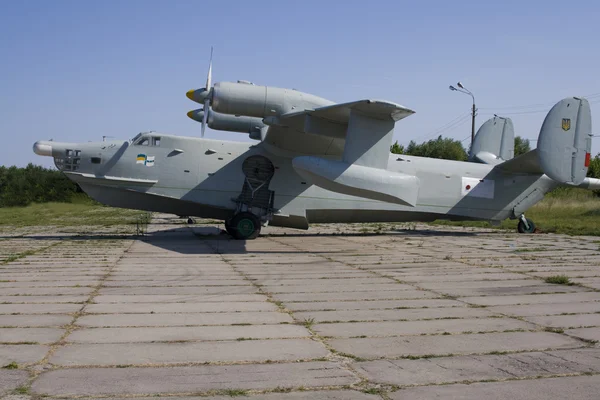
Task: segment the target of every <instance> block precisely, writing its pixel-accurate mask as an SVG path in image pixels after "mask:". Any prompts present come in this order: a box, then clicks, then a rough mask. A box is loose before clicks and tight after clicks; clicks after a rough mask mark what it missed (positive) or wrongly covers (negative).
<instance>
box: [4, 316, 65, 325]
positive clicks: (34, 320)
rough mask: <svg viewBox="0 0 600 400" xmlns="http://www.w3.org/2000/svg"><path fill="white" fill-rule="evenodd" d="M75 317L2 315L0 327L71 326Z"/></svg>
mask: <svg viewBox="0 0 600 400" xmlns="http://www.w3.org/2000/svg"><path fill="white" fill-rule="evenodd" d="M72 320H73V317H72V316H70V315H60V314H47V315H0V327H2V328H16V327H21V328H25V327H29V328H34V327H35V328H37V327H53V326H63V325H67V324H70V323H71V321H72Z"/></svg>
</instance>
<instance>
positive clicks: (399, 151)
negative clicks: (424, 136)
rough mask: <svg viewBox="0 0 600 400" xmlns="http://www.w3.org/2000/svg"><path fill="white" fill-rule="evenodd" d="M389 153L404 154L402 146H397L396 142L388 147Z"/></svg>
mask: <svg viewBox="0 0 600 400" xmlns="http://www.w3.org/2000/svg"><path fill="white" fill-rule="evenodd" d="M390 152H391V153H393V154H404V146H403V145H401V144H398V141H397V140H396V142H395V143H394V144H393V145H391V146H390Z"/></svg>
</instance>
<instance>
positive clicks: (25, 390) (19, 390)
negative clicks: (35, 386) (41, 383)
mask: <svg viewBox="0 0 600 400" xmlns="http://www.w3.org/2000/svg"><path fill="white" fill-rule="evenodd" d="M14 393H15V394H27V393H29V388H28V387H27V386H19V387H18V388H16V389H15V390H14Z"/></svg>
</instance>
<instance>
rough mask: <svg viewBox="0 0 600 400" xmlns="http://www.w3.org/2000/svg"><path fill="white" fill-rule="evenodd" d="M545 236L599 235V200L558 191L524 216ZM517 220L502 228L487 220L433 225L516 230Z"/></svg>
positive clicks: (582, 191)
mask: <svg viewBox="0 0 600 400" xmlns="http://www.w3.org/2000/svg"><path fill="white" fill-rule="evenodd" d="M525 215H527V218H529V219H531V220H533V222H534V223H535V225H536V227H537V228H539V229H540V230H541V231H542V232H544V233H561V234H567V235H592V236H600V197H598V196H597V195H596V194H595V193H594V192H592V191H590V190H585V189H580V188H558V189H555V190H553V191H552V192H550V193H548V194H547V195H546V197H545V198H544V199H543V200H542V201H540V202H539V203H538V204H536V205H535V206H533V207H531V208H530V209H529V210H527V212H526V213H525ZM517 223H518V221H517V220H504V221H502V223H501V224H500V225H499V226H492V225H490V224H489V223H488V222H486V221H443V220H437V221H434V222H432V224H434V225H451V226H468V227H482V228H496V229H505V230H512V231H516V230H517Z"/></svg>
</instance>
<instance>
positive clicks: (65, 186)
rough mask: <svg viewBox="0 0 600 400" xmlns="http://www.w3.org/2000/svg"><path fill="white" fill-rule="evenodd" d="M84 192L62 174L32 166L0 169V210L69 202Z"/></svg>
mask: <svg viewBox="0 0 600 400" xmlns="http://www.w3.org/2000/svg"><path fill="white" fill-rule="evenodd" d="M80 191H81V189H80V188H79V187H78V186H77V185H76V184H75V183H73V182H72V181H71V180H69V179H68V178H67V177H66V176H65V175H64V174H63V173H61V172H60V171H56V170H52V169H47V168H43V167H40V166H37V165H33V164H29V165H28V166H27V167H25V168H17V167H15V166H12V167H0V207H13V206H26V205H28V204H30V203H44V202H48V201H59V202H68V201H70V200H71V198H72V197H73V194H75V193H77V192H80Z"/></svg>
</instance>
